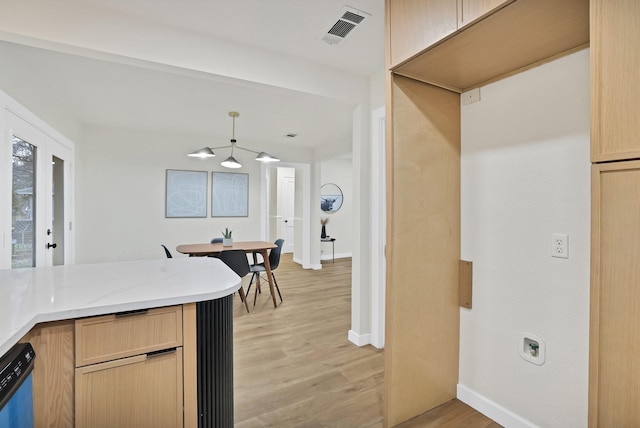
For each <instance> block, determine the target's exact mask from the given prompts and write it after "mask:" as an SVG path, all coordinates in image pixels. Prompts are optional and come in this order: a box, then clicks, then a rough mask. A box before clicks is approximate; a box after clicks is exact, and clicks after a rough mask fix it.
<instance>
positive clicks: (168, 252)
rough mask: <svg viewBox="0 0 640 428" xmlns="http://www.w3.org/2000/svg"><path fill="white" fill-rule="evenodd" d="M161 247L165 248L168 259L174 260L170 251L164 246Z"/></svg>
mask: <svg viewBox="0 0 640 428" xmlns="http://www.w3.org/2000/svg"><path fill="white" fill-rule="evenodd" d="M160 246H161V247H162V248H164V253H165V254H166V255H167V258H168V259H172V258H173V256H172V255H171V251H169V249H168V248H167V247H166V246H165V245H164V244H160Z"/></svg>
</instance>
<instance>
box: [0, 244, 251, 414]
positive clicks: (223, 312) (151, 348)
mask: <svg viewBox="0 0 640 428" xmlns="http://www.w3.org/2000/svg"><path fill="white" fill-rule="evenodd" d="M239 287H240V278H239V277H238V276H237V275H236V274H235V273H234V272H233V271H231V270H230V269H229V268H228V267H227V266H226V265H224V264H223V263H222V262H221V261H220V260H218V259H215V258H210V257H204V258H199V257H198V258H174V259H158V260H143V261H130V262H117V263H100V264H87V265H67V266H56V267H42V268H26V269H13V270H0V298H1V299H2V301H3V302H4V303H5V304H4V307H3V310H2V311H0V355H2V354H4V353H6V352H7V351H8V350H9V349H10V348H11V347H12V346H13V345H14V344H15V343H17V342H19V341H29V342H31V343H32V345H34V348H35V351H36V366H35V368H34V413H35V418H36V425H37V426H83V425H85V424H86V423H88V422H86V423H85V422H83V421H85V420H86V421H91V419H90V418H91V417H95V415H97V414H99V412H98V411H97V410H96V409H94V408H92V407H91V406H92V403H98V402H102V401H104V400H102V401H101V400H99V399H98V397H95V398H93V399H92V398H91V397H92V395H91V394H93V393H95V392H96V391H99V390H100V391H101V390H102V389H104V388H106V387H105V384H99V383H96V382H97V381H96V379H94V378H92V377H91V375H89V373H88V372H91V373H101V376H103V375H102V373H107V372H106V369H114V368H116V366H117V367H118V369H120V366H121V365H122V364H123V363H124V362H126V363H131V364H139V365H138V366H135V367H136V368H135V369H133V370H132V371H131V373H145V376H147V378H146V379H147V380H146V383H149V384H150V386H154V388H156V393H157V394H160V392H161V390H165V388H164V387H163V386H162V387H158V385H156V384H155V381H156V378H158V379H159V378H164V377H167V376H165V375H166V373H165V372H164V370H166V369H167V367H172V369H171V370H173V372H175V373H174V374H176V376H175V377H174V379H172V385H173V386H172V387H173V388H174V389H175V390H176V397H171V399H173V400H174V401H176V409H177V410H176V412H177V413H179V415H178V416H176V417H178V418H179V419H180V421H179V422H182V423H183V424H184V426H216V425H219V424H220V423H218V422H216V420H217V419H219V418H220V417H222V416H225V417H227V418H230V420H231V421H232V420H233V413H232V412H233V400H232V399H231V400H230V403H231V404H230V405H229V395H230V397H231V398H232V397H233V374H232V344H233V342H232V334H231V333H232V306H231V303H232V294H233V292H235V291H236V290H237V289H238V288H239ZM163 361H164V362H163ZM155 364H157V365H158V367H163V368H162V369H160V370H162V372H160V373H157V374H156V375H154V374H153V373H154V371H153V370H150V371H149V370H146V371H145V370H142V369H141V368H140V367H152V365H155ZM169 364H170V365H169ZM94 367H95V370H93V368H94ZM114 373H120V372H116V371H114ZM117 376H120V379H121V378H122V374H118V375H117ZM127 376H128V375H127ZM169 377H171V376H169ZM85 379H88V380H85ZM110 379H112V378H110V377H107V378H106V380H105V379H102V380H101V382H103V381H104V382H107V383H106V385H107V386H109V380H110ZM126 379H128V378H126ZM152 384H153V385H152ZM221 386H222V387H224V388H225V389H224V390H221V391H217V392H216V391H213V390H214V389H215V388H219V387H221ZM92 388H93V389H92ZM80 390H82V391H83V393H82V394H79V393H78V391H80ZM201 392H206V396H207V397H209V398H203V397H202V395H203V394H201ZM80 395H82V396H80ZM221 395H224V398H225V400H226V404H225V407H223V408H221V407H216V406H218V404H219V403H214V401H216V402H217V401H220V400H219V399H220V398H221V397H220V396H221ZM117 396H120V395H117ZM165 398H166V397H165ZM92 400H93V401H92ZM137 400H139V401H140V405H141V406H142V407H144V405H146V404H148V405H149V406H150V407H149V409H152V408H154V407H153V406H154V405H155V404H154V403H153V397H151V398H149V397H148V396H146V395H145V396H140V395H138V397H137ZM107 401H108V402H110V403H114V401H113V400H112V399H110V400H107ZM133 401H134V402H135V401H136V400H135V397H134V400H133ZM130 402H131V400H130ZM124 404H127V403H124ZM160 407H161V408H163V409H164V408H165V407H166V406H160ZM183 408H184V411H183V410H182V409H183ZM87 409H88V410H87ZM229 409H230V412H231V414H230V415H223V414H224V413H229ZM103 410H104V409H103ZM154 411H155V410H154ZM103 413H104V414H105V415H107V417H109V415H113V414H115V412H113V411H110V409H109V408H107V410H106V411H103ZM137 413H140V412H137ZM183 413H184V414H183ZM212 413H216V414H215V415H213V414H212ZM92 415H93V416H92ZM87 418H88V419H87ZM228 420H229V419H227V421H228ZM165 424H166V426H180V424H179V425H176V422H175V421H172V420H166V421H165Z"/></svg>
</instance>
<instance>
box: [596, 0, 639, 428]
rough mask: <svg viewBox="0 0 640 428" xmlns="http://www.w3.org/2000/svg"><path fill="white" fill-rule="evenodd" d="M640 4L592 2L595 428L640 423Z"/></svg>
mask: <svg viewBox="0 0 640 428" xmlns="http://www.w3.org/2000/svg"><path fill="white" fill-rule="evenodd" d="M638 17H640V2H638V1H636V0H619V1H609V0H591V160H592V162H593V163H594V164H593V167H592V211H591V215H592V218H591V221H592V235H591V242H592V243H591V248H592V252H591V322H590V344H589V345H590V352H589V354H590V361H589V427H593V428H595V427H632V426H634V427H635V426H640V409H639V408H638V397H639V396H640V345H639V342H638V335H639V334H640V317H639V316H638V313H639V310H640V264H639V263H638V260H640V258H639V257H640V161H627V159H637V158H639V157H640V121H639V120H638V112H640V87H639V86H638V84H637V77H638V72H639V70H640V46H639V45H640V26H638V22H637V21H638Z"/></svg>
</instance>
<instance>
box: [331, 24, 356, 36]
mask: <svg viewBox="0 0 640 428" xmlns="http://www.w3.org/2000/svg"><path fill="white" fill-rule="evenodd" d="M354 28H356V26H355V24H352V23H350V22H347V21H338V22H336V23H335V24H333V27H331V30H329V34H333V35H334V36H338V37H347V34H349V32H350V31H351V30H353V29H354Z"/></svg>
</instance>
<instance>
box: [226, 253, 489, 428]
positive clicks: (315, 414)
mask: <svg viewBox="0 0 640 428" xmlns="http://www.w3.org/2000/svg"><path fill="white" fill-rule="evenodd" d="M275 274H276V278H277V280H278V284H279V285H280V290H281V292H282V297H283V299H284V302H283V303H282V304H281V305H280V306H278V308H274V307H273V303H272V301H271V299H270V297H269V287H268V285H267V284H266V282H265V283H263V287H262V294H259V295H258V298H257V302H256V306H253V296H254V293H253V290H254V287H253V286H252V289H251V292H250V294H249V296H248V299H249V309H250V310H251V313H247V312H246V310H245V309H244V306H243V305H242V304H241V302H240V299H239V297H238V295H237V294H236V295H235V297H234V299H235V300H234V373H235V375H234V376H235V377H234V383H235V397H234V398H235V426H236V427H239V428H245V427H246V428H251V427H382V388H383V377H384V375H383V369H384V355H383V351H382V350H378V349H376V348H374V347H372V346H364V347H357V346H355V345H353V344H352V343H351V342H349V340H348V339H347V332H348V331H349V329H350V327H351V259H336V261H335V264H332V263H331V262H324V263H323V268H322V269H321V270H304V269H302V268H301V267H300V266H299V265H298V264H296V263H294V262H293V261H292V259H291V255H290V254H285V255H283V256H282V260H281V262H280V266H279V267H278V269H277V270H276V271H275ZM249 278H250V275H247V277H246V278H245V280H244V281H243V283H244V284H245V290H246V289H247V284H248V281H249ZM447 404H449V403H447ZM441 407H443V406H441ZM465 407H466V408H465ZM458 408H462V411H463V413H464V414H463V415H462V416H460V415H459V413H460V411H459V410H458ZM438 409H440V410H438ZM438 409H434V410H433V411H432V412H435V411H436V410H438V412H436V414H435V416H433V415H434V413H432V412H430V413H431V414H432V416H430V417H429V416H427V414H425V415H422V416H420V417H419V418H422V417H424V418H425V419H423V420H419V419H418V418H416V419H414V420H412V421H408V422H407V423H410V424H409V425H401V426H402V427H404V428H413V427H422V426H425V427H435V426H443V427H458V426H461V427H462V426H466V427H487V428H489V427H491V428H494V427H499V425H497V424H495V423H494V425H491V423H492V421H491V420H489V419H487V418H486V417H484V416H483V415H480V414H479V413H477V412H475V411H474V410H473V409H471V408H470V407H468V406H466V405H464V404H463V403H461V402H459V401H457V400H454V401H453V402H452V404H451V405H449V406H448V407H443V408H442V409H441V408H440V407H439V408H438ZM469 410H470V411H469ZM470 415H471V416H470ZM474 416H475V417H476V418H477V419H475V418H474ZM483 418H484V419H483ZM438 421H443V424H440V422H438ZM458 422H459V423H460V425H456V423H458ZM445 423H448V424H449V425H446V424H445Z"/></svg>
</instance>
